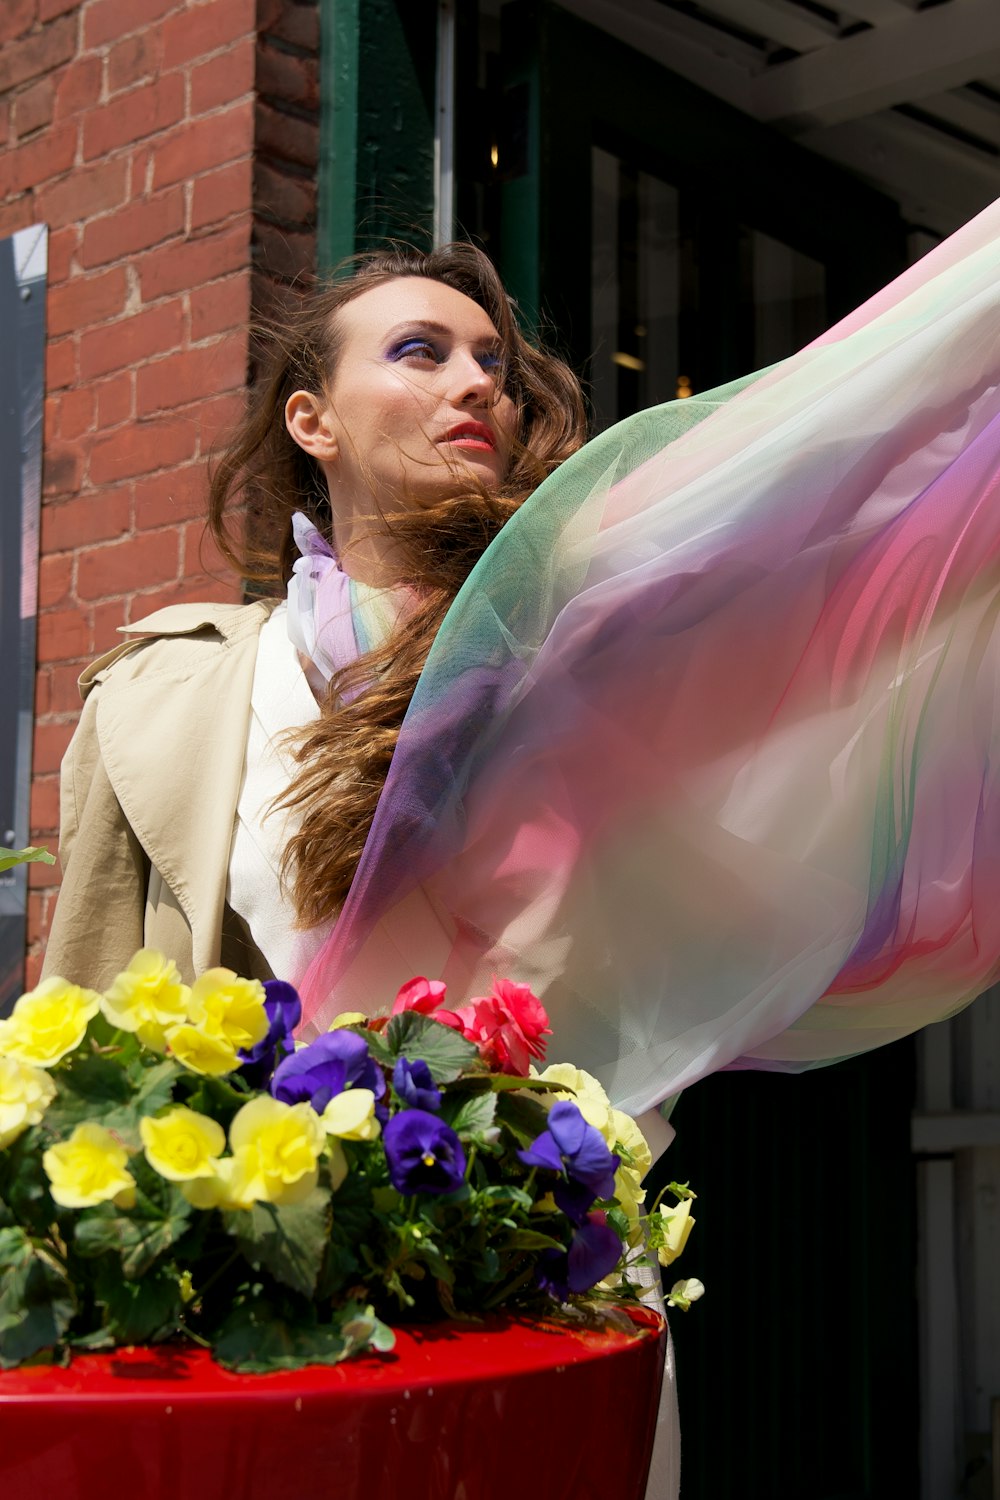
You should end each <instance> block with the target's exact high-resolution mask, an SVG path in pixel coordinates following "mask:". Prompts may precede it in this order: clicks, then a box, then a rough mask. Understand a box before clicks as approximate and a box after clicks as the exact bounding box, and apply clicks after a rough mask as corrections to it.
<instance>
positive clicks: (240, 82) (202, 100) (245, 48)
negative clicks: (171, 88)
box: [190, 36, 255, 116]
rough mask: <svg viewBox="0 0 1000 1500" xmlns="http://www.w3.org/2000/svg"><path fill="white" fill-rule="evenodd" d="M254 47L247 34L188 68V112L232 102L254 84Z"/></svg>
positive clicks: (200, 110)
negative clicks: (189, 70) (213, 55)
mask: <svg viewBox="0 0 1000 1500" xmlns="http://www.w3.org/2000/svg"><path fill="white" fill-rule="evenodd" d="M254 61H255V49H254V42H253V37H251V36H247V37H244V38H243V39H242V40H240V41H238V42H236V43H234V45H233V46H232V47H228V48H227V49H226V51H225V52H220V53H219V55H218V56H217V57H213V58H210V59H209V61H208V62H204V63H200V64H199V65H198V66H197V67H193V68H192V69H191V109H190V112H191V114H192V116H194V115H203V114H206V113H207V112H208V111H209V110H210V109H218V108H219V107H220V106H221V105H223V104H232V102H233V100H234V99H239V98H240V96H241V95H243V94H249V93H250V92H251V91H252V89H253V86H254Z"/></svg>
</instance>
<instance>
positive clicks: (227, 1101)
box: [181, 1068, 250, 1131]
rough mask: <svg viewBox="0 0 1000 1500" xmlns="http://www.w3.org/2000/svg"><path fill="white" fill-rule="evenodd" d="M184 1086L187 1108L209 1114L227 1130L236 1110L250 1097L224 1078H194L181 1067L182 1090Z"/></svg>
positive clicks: (245, 1091) (243, 1090) (201, 1113)
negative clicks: (186, 1090)
mask: <svg viewBox="0 0 1000 1500" xmlns="http://www.w3.org/2000/svg"><path fill="white" fill-rule="evenodd" d="M191 1085H193V1087H191ZM185 1086H187V1087H188V1088H189V1092H187V1094H186V1096H185V1098H184V1103H185V1104H186V1105H187V1107H188V1109H193V1110H196V1111H197V1113H198V1114H200V1115H208V1116H210V1118H211V1119H213V1120H215V1121H217V1122H218V1124H220V1125H221V1126H222V1128H223V1130H227V1131H228V1129H229V1126H230V1124H231V1122H232V1119H233V1116H234V1115H235V1113H236V1111H237V1110H238V1109H242V1108H243V1106H244V1104H246V1102H247V1100H248V1099H249V1098H250V1094H249V1093H248V1092H247V1090H245V1089H238V1088H234V1087H233V1085H232V1084H231V1083H228V1082H227V1081H226V1079H225V1078H196V1076H195V1075H194V1074H193V1073H189V1072H188V1071H187V1069H185V1068H182V1069H181V1089H182V1091H183V1090H184V1088H185Z"/></svg>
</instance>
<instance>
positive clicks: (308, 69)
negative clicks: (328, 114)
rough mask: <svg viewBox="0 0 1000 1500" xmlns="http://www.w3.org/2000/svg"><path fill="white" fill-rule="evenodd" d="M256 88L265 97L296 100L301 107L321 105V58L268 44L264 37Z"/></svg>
mask: <svg viewBox="0 0 1000 1500" xmlns="http://www.w3.org/2000/svg"><path fill="white" fill-rule="evenodd" d="M256 82H257V92H258V93H259V94H260V95H261V97H262V98H265V99H274V100H277V101H280V102H281V103H284V104H296V105H298V106H299V107H300V108H302V109H318V108H319V59H318V58H316V57H309V56H303V55H302V54H301V53H295V52H287V51H285V50H284V49H283V48H278V47H269V46H268V45H267V43H266V41H265V40H263V39H262V42H261V45H259V46H258V48H257V80H256Z"/></svg>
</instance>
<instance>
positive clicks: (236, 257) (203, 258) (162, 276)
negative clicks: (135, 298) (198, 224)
mask: <svg viewBox="0 0 1000 1500" xmlns="http://www.w3.org/2000/svg"><path fill="white" fill-rule="evenodd" d="M249 263H250V217H249V214H248V215H246V217H245V219H244V221H243V222H242V223H237V224H234V225H232V226H229V227H227V228H225V229H221V230H217V231H216V232H215V233H214V234H206V235H202V236H200V237H199V238H196V239H188V240H185V241H184V243H183V244H180V245H177V244H174V245H168V246H165V247H164V248H163V249H162V250H161V249H156V250H150V251H148V252H147V253H146V254H145V255H143V256H141V257H140V258H139V260H138V261H137V263H136V269H137V271H138V273H139V285H140V288H141V290H142V300H143V302H155V301H156V300H157V298H159V297H163V296H166V295H167V294H168V293H170V292H179V291H184V290H186V289H187V288H188V287H193V286H203V285H204V283H205V282H206V281H214V280H215V279H216V278H217V277H221V276H225V275H227V274H228V273H229V272H231V271H238V270H240V269H241V268H242V267H244V266H248V265H249Z"/></svg>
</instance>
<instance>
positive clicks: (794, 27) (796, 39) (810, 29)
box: [701, 0, 838, 52]
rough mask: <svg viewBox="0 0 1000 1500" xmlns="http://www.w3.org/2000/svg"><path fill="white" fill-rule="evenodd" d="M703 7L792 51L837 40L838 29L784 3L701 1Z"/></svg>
mask: <svg viewBox="0 0 1000 1500" xmlns="http://www.w3.org/2000/svg"><path fill="white" fill-rule="evenodd" d="M701 8H702V10H703V11H705V12H707V13H708V14H709V15H714V16H722V18H723V19H724V20H726V21H732V22H733V23H734V24H735V25H737V26H742V27H743V29H744V30H745V31H752V32H754V33H755V34H756V35H757V36H760V37H764V38H765V40H767V41H769V42H772V43H775V44H776V45H777V46H779V47H789V48H791V50H792V51H793V52H815V51H816V49H817V47H827V46H829V44H830V43H831V42H833V41H836V39H837V31H838V29H837V27H836V26H833V25H831V24H830V22H829V21H823V20H821V19H820V17H819V16H813V15H810V13H809V12H808V11H807V10H803V9H801V8H800V7H799V6H796V5H789V4H786V3H785V0H701Z"/></svg>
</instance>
